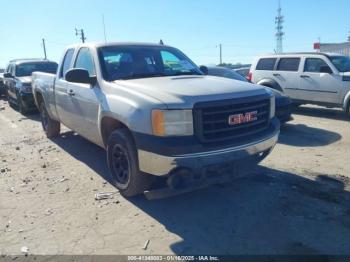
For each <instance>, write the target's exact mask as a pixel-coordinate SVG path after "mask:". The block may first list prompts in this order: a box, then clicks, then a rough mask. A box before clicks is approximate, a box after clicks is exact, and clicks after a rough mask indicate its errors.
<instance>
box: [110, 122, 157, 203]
mask: <svg viewBox="0 0 350 262" xmlns="http://www.w3.org/2000/svg"><path fill="white" fill-rule="evenodd" d="M107 161H108V168H109V173H110V176H111V179H112V183H113V185H114V186H115V187H117V188H118V189H119V191H120V193H121V194H122V195H123V196H125V197H132V196H136V195H139V194H142V193H143V192H144V191H145V190H147V189H149V188H150V187H151V185H152V182H153V177H152V176H151V175H148V174H144V173H141V172H140V170H139V165H138V157H137V152H136V146H135V143H134V141H133V139H132V137H131V135H130V133H129V132H128V130H127V129H124V128H123V129H118V130H116V131H114V132H113V133H112V134H111V136H110V137H109V139H108V145H107Z"/></svg>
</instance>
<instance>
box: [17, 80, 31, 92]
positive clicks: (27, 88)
mask: <svg viewBox="0 0 350 262" xmlns="http://www.w3.org/2000/svg"><path fill="white" fill-rule="evenodd" d="M16 88H18V89H20V90H21V92H22V93H31V92H32V85H31V84H30V83H22V82H17V83H16Z"/></svg>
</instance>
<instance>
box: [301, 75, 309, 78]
mask: <svg viewBox="0 0 350 262" xmlns="http://www.w3.org/2000/svg"><path fill="white" fill-rule="evenodd" d="M300 77H301V78H310V77H309V76H307V75H301V76H300Z"/></svg>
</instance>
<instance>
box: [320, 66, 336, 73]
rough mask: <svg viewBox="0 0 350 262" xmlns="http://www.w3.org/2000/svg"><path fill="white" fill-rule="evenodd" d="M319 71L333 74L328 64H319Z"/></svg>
mask: <svg viewBox="0 0 350 262" xmlns="http://www.w3.org/2000/svg"><path fill="white" fill-rule="evenodd" d="M320 72H321V73H326V74H333V71H332V69H331V68H330V67H329V66H321V68H320Z"/></svg>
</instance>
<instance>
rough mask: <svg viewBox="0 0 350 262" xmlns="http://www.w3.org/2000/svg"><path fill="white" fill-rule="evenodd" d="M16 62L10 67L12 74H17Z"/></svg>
mask: <svg viewBox="0 0 350 262" xmlns="http://www.w3.org/2000/svg"><path fill="white" fill-rule="evenodd" d="M15 71H16V64H12V65H11V67H10V74H11V75H12V76H15V75H16V72H15Z"/></svg>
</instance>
